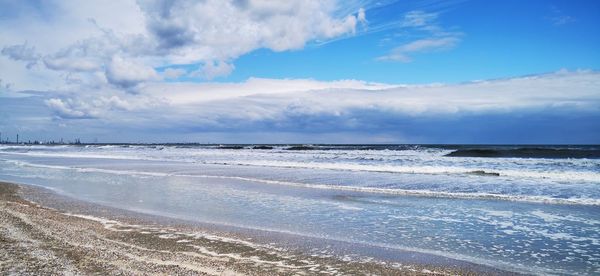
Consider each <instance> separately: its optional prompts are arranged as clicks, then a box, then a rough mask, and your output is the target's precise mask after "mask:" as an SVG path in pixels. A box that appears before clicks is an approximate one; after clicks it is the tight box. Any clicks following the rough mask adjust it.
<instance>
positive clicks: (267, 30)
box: [0, 0, 366, 90]
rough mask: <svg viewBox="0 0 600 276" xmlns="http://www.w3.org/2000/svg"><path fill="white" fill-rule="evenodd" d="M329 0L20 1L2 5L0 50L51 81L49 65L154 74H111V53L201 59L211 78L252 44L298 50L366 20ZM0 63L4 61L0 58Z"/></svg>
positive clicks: (130, 81)
mask: <svg viewBox="0 0 600 276" xmlns="http://www.w3.org/2000/svg"><path fill="white" fill-rule="evenodd" d="M337 4H338V2H337V1H335V0H325V1H322V0H310V1H305V0H293V1H282V2H274V1H263V0H241V1H240V0H230V1H221V0H207V1H191V0H177V1H167V0H140V1H137V2H136V1H134V0H124V1H115V2H110V3H107V2H106V1H100V0H90V1H85V2H72V1H67V0H64V1H56V2H43V3H39V4H38V5H41V6H42V7H39V8H36V7H33V6H32V7H29V6H30V5H32V4H30V3H29V2H20V3H18V4H15V5H12V6H9V7H8V8H9V9H12V10H14V11H15V15H14V16H9V17H7V18H5V19H4V20H3V22H2V28H0V47H3V49H4V50H3V55H4V56H7V57H9V58H11V59H12V60H19V61H23V62H25V63H26V64H27V65H28V66H29V67H32V66H33V65H35V64H36V63H37V61H38V60H39V59H40V58H42V60H43V61H44V65H45V66H44V67H41V66H40V68H37V69H36V70H39V72H40V73H41V74H44V75H45V77H46V78H54V79H53V81H52V82H53V83H60V82H64V76H63V75H61V74H52V73H51V72H50V71H59V72H66V73H79V74H82V73H83V72H90V74H95V73H97V72H99V71H105V73H106V78H107V79H108V80H109V81H110V82H111V83H113V84H117V85H120V86H122V87H124V88H127V87H131V86H134V85H135V84H137V83H140V82H143V81H145V80H147V79H155V78H154V77H150V75H153V74H152V73H151V72H150V71H149V70H143V71H139V70H137V71H136V72H135V73H133V74H131V75H126V74H125V72H119V74H117V71H116V69H118V68H115V66H121V65H118V64H115V62H114V59H115V56H119V57H122V58H124V59H135V60H136V63H137V64H138V65H140V66H141V65H144V66H146V67H154V68H156V67H163V66H170V65H176V64H203V65H204V66H203V68H202V69H201V71H200V72H199V74H200V75H202V76H203V77H204V78H206V79H212V78H214V77H218V76H223V75H227V74H229V73H231V71H232V70H233V69H234V66H233V63H232V62H233V61H235V59H237V58H238V57H240V56H241V55H244V54H246V53H248V52H251V51H253V50H256V49H260V48H267V49H271V50H274V51H286V50H294V49H300V48H302V47H304V45H305V44H306V43H308V42H310V41H313V40H326V39H333V38H337V37H340V36H345V35H351V34H353V33H354V32H355V31H356V25H357V23H358V22H366V16H365V12H364V9H362V10H358V11H352V12H351V13H347V14H340V13H339V7H338V6H337ZM13 6H14V7H13ZM357 12H358V13H357ZM40 13H43V14H40ZM59 15H60V16H59ZM23 41H29V42H30V43H32V44H22V43H23ZM33 42H35V43H33ZM0 63H7V62H6V60H2V58H0ZM140 66H136V67H135V68H137V69H139V68H140ZM105 68H106V70H104V69H105ZM45 69H49V70H45ZM113 69H114V70H113ZM170 72H171V73H174V72H175V71H170ZM13 74H17V73H13ZM121 76H123V77H121ZM148 77H150V78H148ZM5 78H10V79H9V80H8V81H10V82H12V83H14V84H15V86H16V87H17V89H23V90H25V89H31V88H32V84H31V83H30V82H28V81H24V80H25V79H26V77H24V76H19V77H12V76H8V77H7V76H5ZM81 79H83V80H85V79H90V78H89V77H84V78H81Z"/></svg>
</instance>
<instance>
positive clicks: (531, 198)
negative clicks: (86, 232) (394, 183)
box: [9, 160, 600, 205]
mask: <svg viewBox="0 0 600 276" xmlns="http://www.w3.org/2000/svg"><path fill="white" fill-rule="evenodd" d="M9 162H14V163H15V164H18V165H21V166H31V167H40V168H50V169H61V170H76V171H80V172H98V173H109V174H120V175H139V176H152V177H169V176H178V177H193V178H214V179H231V180H239V181H249V182H255V183H256V182H258V183H265V184H272V185H285V186H292V187H301V188H310V189H324V190H339V191H351V192H364V193H378V194H390V195H400V196H422V197H438V198H461V199H486V200H506V201H523V202H533V203H546V204H575V205H600V199H598V198H581V197H572V198H555V197H550V196H538V195H511V194H494V193H485V192H446V191H433V190H408V189H397V188H377V187H357V186H344V185H326V184H308V183H298V182H291V181H279V180H267V179H260V178H250V177H240V176H218V175H196V174H174V173H161V172H146V171H132V170H113V169H99V168H80V167H69V166H56V165H42V164H33V163H29V162H25V161H14V160H11V161H9Z"/></svg>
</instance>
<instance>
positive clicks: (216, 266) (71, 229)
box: [0, 182, 511, 275]
mask: <svg viewBox="0 0 600 276" xmlns="http://www.w3.org/2000/svg"><path fill="white" fill-rule="evenodd" d="M0 207H1V208H0V217H2V224H1V225H0V245H1V247H2V248H3V250H2V252H4V253H0V256H2V255H3V256H2V259H4V260H6V261H2V262H0V271H4V272H9V273H18V274H22V273H25V274H29V273H33V274H40V273H41V274H46V273H52V274H55V273H61V274H63V273H73V274H89V273H111V274H115V273H125V274H131V273H133V274H157V273H158V274H162V273H164V274H199V275H248V274H249V275H258V274H260V275H291V274H294V275H296V274H305V275H311V274H324V275H342V274H344V275H355V274H377V275H398V274H402V275H431V274H436V275H475V274H477V275H481V274H488V275H496V274H506V273H509V274H511V272H507V271H502V270H498V269H495V268H489V267H484V266H481V265H475V264H470V263H466V262H460V261H450V262H448V260H443V261H441V262H440V264H442V265H431V264H426V262H422V260H421V261H419V258H422V256H421V257H417V258H415V257H414V256H415V254H412V255H410V254H408V255H407V256H409V255H410V256H412V257H413V259H412V260H411V259H410V258H406V259H407V260H410V261H408V262H406V263H404V262H403V264H399V263H391V262H377V261H373V260H345V259H342V258H339V256H332V255H324V256H319V255H315V254H307V253H306V252H301V250H297V249H286V248H284V247H281V246H280V245H276V243H272V242H265V241H260V239H253V238H248V237H241V236H240V235H236V234H232V233H229V231H223V230H222V229H219V228H218V227H206V226H204V227H202V226H198V225H196V226H194V225H191V224H190V223H188V222H186V221H183V220H178V219H171V218H165V217H159V216H154V215H145V214H140V213H136V212H131V211H126V210H121V209H115V208H110V207H104V206H101V205H98V204H93V203H87V202H83V201H80V200H76V199H71V198H67V197H64V196H61V195H58V194H56V193H54V192H52V191H50V190H48V189H44V188H41V187H34V186H30V185H22V184H12V183H5V182H0ZM250 236H251V235H250ZM257 240H258V241H257ZM417 255H418V254H417Z"/></svg>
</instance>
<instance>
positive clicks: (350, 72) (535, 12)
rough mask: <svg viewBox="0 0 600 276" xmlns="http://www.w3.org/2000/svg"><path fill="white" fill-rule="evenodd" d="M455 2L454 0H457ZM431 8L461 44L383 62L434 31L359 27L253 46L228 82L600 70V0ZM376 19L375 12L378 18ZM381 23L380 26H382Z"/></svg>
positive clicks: (404, 7)
mask: <svg viewBox="0 0 600 276" xmlns="http://www.w3.org/2000/svg"><path fill="white" fill-rule="evenodd" d="M450 2H452V1H450ZM455 2H456V3H453V4H448V5H442V7H437V6H434V7H433V8H429V9H425V11H428V12H432V13H437V14H438V20H437V21H438V24H439V25H440V26H441V27H443V28H445V29H447V30H451V31H454V32H457V33H461V35H460V42H458V43H457V45H456V46H455V47H453V48H452V49H448V50H440V51H439V52H435V51H433V52H431V53H424V54H417V55H415V57H414V59H413V60H412V61H411V62H409V63H403V62H381V61H377V60H376V58H377V57H379V56H381V55H383V54H385V53H386V52H387V51H389V50H390V49H392V48H394V47H396V46H398V45H401V44H403V43H409V42H411V41H412V40H416V39H419V38H427V37H428V36H429V33H428V32H426V31H418V30H411V29H409V30H398V29H397V28H390V29H387V30H384V31H379V32H373V33H369V28H370V27H369V26H367V27H366V30H364V29H363V30H359V31H358V35H356V36H350V37H349V38H347V39H341V40H338V41H334V42H331V43H329V44H325V45H320V46H319V44H318V43H312V44H310V46H307V47H305V48H304V49H302V50H300V51H286V52H283V53H276V52H273V51H270V50H264V49H262V50H257V51H254V52H251V53H249V54H247V55H245V56H243V57H241V58H239V59H238V60H236V62H235V63H234V64H235V66H236V70H235V71H234V72H233V73H232V74H231V75H229V76H228V77H225V78H223V79H222V80H223V81H241V80H245V79H247V78H248V77H253V76H254V77H264V78H317V79H320V80H337V79H348V78H350V79H362V80H367V81H373V82H385V83H432V82H445V83H447V82H464V81H471V80H482V79H494V78H506V77H513V76H520V75H527V74H536V73H547V72H554V71H558V70H560V69H563V68H566V69H570V70H576V69H581V68H588V69H598V68H600V51H598V50H597V49H599V48H600V30H599V28H598V27H597V26H600V16H599V15H598V14H599V13H600V3H599V2H598V1H535V0H533V1H516V0H509V1H462V2H460V1H459V2H457V1H455ZM413 8H418V5H414V4H413V5H411V3H407V1H401V2H398V3H393V4H391V5H389V6H386V7H385V8H384V9H383V11H382V10H380V9H378V8H377V7H375V8H373V10H369V11H368V13H367V14H368V15H371V17H370V18H372V19H369V22H373V24H385V23H386V22H390V21H395V20H398V17H399V14H402V13H403V12H409V11H410V10H411V9H413ZM373 17H374V18H373ZM375 27H376V26H375Z"/></svg>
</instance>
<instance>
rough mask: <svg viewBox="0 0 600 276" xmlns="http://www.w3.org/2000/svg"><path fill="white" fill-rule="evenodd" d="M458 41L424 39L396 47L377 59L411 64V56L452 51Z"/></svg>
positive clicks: (451, 39) (452, 39)
mask: <svg viewBox="0 0 600 276" xmlns="http://www.w3.org/2000/svg"><path fill="white" fill-rule="evenodd" d="M459 41H460V40H459V39H458V38H456V37H441V38H426V39H419V40H415V41H412V42H410V43H407V44H404V45H401V46H398V47H396V48H394V49H392V50H391V51H390V53H389V54H387V55H385V56H381V57H378V58H377V60H381V61H400V62H411V61H412V58H411V54H415V53H426V52H432V51H440V50H448V49H452V48H454V47H455V46H456V44H458V42H459Z"/></svg>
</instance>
